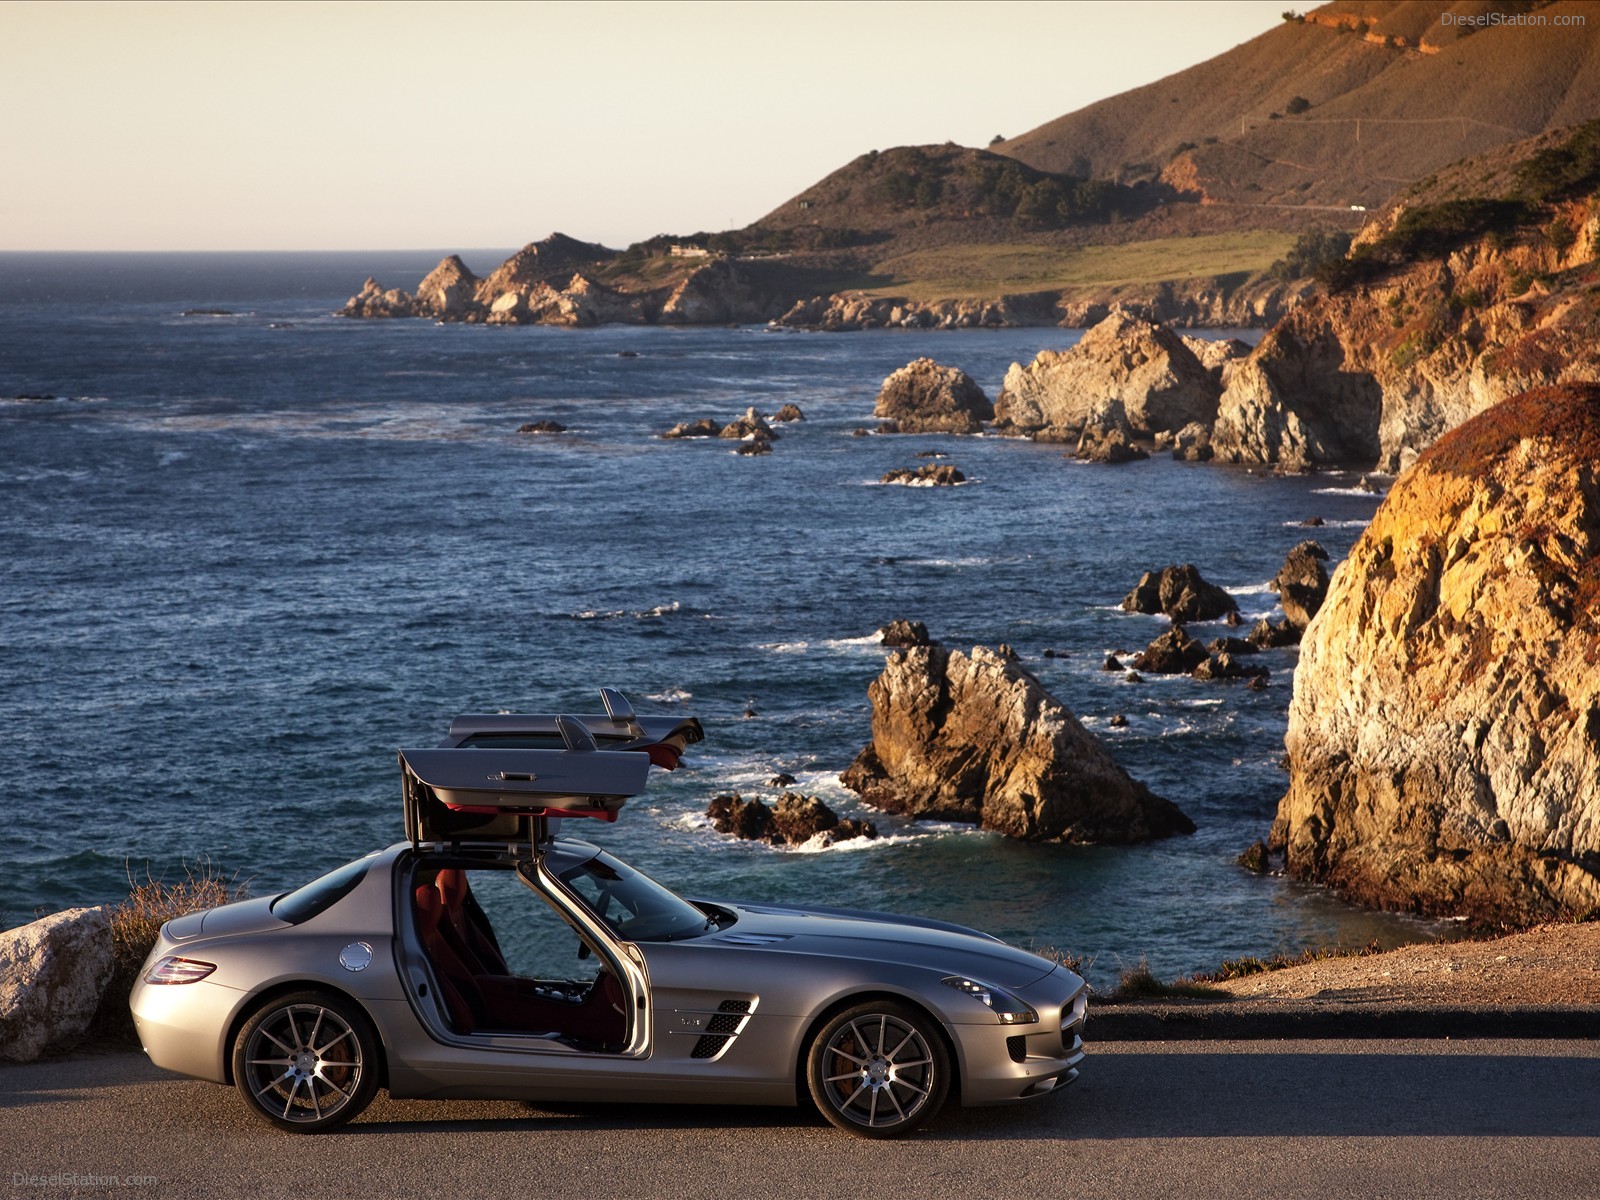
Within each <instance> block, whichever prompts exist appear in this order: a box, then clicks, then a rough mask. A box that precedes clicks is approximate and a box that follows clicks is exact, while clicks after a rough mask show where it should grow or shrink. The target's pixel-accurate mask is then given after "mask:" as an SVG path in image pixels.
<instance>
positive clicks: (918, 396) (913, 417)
mask: <svg viewBox="0 0 1600 1200" xmlns="http://www.w3.org/2000/svg"><path fill="white" fill-rule="evenodd" d="M872 414H873V416H876V417H883V418H885V419H887V420H890V421H893V422H894V423H895V427H896V429H897V430H898V432H900V433H977V432H978V431H979V430H980V429H982V428H983V423H984V422H985V421H987V420H989V419H990V418H992V417H993V416H994V405H992V404H990V403H989V397H987V396H985V395H984V394H983V389H982V388H980V387H979V386H978V385H977V384H976V383H974V382H973V381H972V377H971V376H969V375H968V374H967V373H966V372H965V371H963V370H961V369H960V368H959V367H946V366H941V365H940V364H939V363H936V362H934V361H933V359H931V358H919V359H916V360H915V361H914V362H910V363H907V364H906V365H905V366H903V367H901V368H900V369H899V370H898V371H896V372H894V374H892V375H890V376H889V377H888V378H887V379H885V380H884V381H883V386H882V387H881V388H880V389H879V390H878V399H877V403H876V404H875V405H874V406H873V410H872Z"/></svg>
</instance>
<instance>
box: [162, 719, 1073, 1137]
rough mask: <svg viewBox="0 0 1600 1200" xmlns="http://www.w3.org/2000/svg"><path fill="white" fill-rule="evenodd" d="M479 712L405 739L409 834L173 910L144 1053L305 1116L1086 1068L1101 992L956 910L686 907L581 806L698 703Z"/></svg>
mask: <svg viewBox="0 0 1600 1200" xmlns="http://www.w3.org/2000/svg"><path fill="white" fill-rule="evenodd" d="M602 697H603V699H604V700H605V704H606V713H605V715H604V716H597V717H568V716H554V715H542V716H536V715H505V714H500V715H494V716H465V717H459V718H457V719H456V720H455V722H454V723H452V725H451V727H450V734H449V737H448V738H446V740H445V742H444V743H443V744H442V746H440V747H438V748H434V749H426V750H403V751H401V753H400V769H401V776H402V780H403V790H404V798H405V825H406V837H407V840H406V841H404V842H401V843H399V844H398V845H394V846H391V847H389V848H388V849H387V850H379V851H376V852H374V853H372V854H369V855H367V856H366V857H365V858H360V859H357V860H356V861H355V862H352V863H349V864H347V865H345V866H342V867H340V868H338V869H337V870H335V871H332V872H330V873H329V874H327V875H324V876H323V877H322V878H321V879H317V880H314V881H313V882H311V883H308V884H306V885H305V886H304V887H302V888H299V889H297V890H296V891H292V892H288V893H285V894H284V895H281V896H276V897H272V898H263V899H258V900H245V901H241V902H239V903H236V904H228V905H224V906H222V907H220V908H214V909H211V910H209V911H207V912H202V913H195V914H193V915H190V916H186V917H182V918H179V919H178V920H175V921H171V922H169V923H168V924H167V925H166V926H165V927H164V928H163V929H162V931H161V936H160V939H159V940H158V942H157V944H156V946H155V949H154V950H153V951H152V952H151V954H150V957H149V959H148V960H147V962H146V963H145V966H144V970H143V972H142V973H141V977H140V980H139V982H138V984H137V985H136V986H135V987H134V990H133V995H132V999H131V1003H132V1007H133V1016H134V1021H135V1023H136V1024H137V1026H138V1030H139V1036H140V1038H141V1040H142V1041H143V1042H144V1047H145V1051H146V1052H147V1053H148V1054H149V1056H150V1059H151V1061H153V1062H154V1063H156V1064H157V1065H158V1066H161V1067H165V1068H167V1069H168V1070H172V1071H177V1072H180V1073H182V1074H185V1075H191V1076H194V1077H196V1078H199V1079H208V1080H213V1081H215V1082H217V1083H224V1084H227V1083H231V1084H233V1085H234V1086H235V1087H237V1088H238V1090H239V1093H240V1095H242V1096H243V1097H244V1100H245V1103H246V1105H247V1106H248V1107H249V1108H250V1109H251V1110H252V1111H253V1112H255V1113H256V1114H258V1115H259V1116H261V1117H263V1118H265V1119H266V1120H268V1121H271V1122H272V1123H273V1124H275V1125H278V1126H281V1127H282V1128H284V1129H290V1130H297V1131H301V1132H311V1131H316V1130H322V1129H329V1128H331V1127H333V1126H336V1125H339V1124H341V1123H342V1122H344V1121H348V1120H349V1119H350V1118H352V1117H354V1116H355V1115H356V1114H358V1113H359V1112H361V1110H362V1109H363V1108H365V1107H366V1105H367V1103H368V1102H369V1101H370V1100H371V1099H372V1097H373V1095H374V1093H375V1092H376V1091H377V1089H378V1088H380V1087H383V1088H387V1089H388V1091H389V1094H390V1095H392V1096H395V1097H432V1098H438V1099H453V1098H472V1099H524V1100H532V1101H541V1100H542V1101H547V1102H548V1101H556V1102H560V1101H606V1100H612V1101H629V1102H641V1101H660V1102H670V1103H676V1104H684V1103H707V1104H728V1103H745V1104H771V1105H793V1104H798V1103H804V1102H805V1101H806V1100H807V1099H808V1098H809V1099H810V1100H811V1101H814V1102H815V1104H816V1106H817V1107H818V1108H819V1109H820V1110H821V1112H822V1114H823V1115H824V1116H825V1117H826V1118H827V1119H828V1120H829V1121H831V1122H832V1123H833V1124H835V1125H837V1126H838V1127H840V1128H841V1129H846V1130H849V1131H850V1132H852V1133H858V1134H861V1135H863V1136H865V1137H893V1136H895V1135H897V1134H903V1133H906V1132H908V1131H910V1130H912V1129H915V1128H916V1127H917V1126H919V1125H921V1124H922V1123H923V1122H924V1121H926V1120H928V1119H929V1118H930V1117H932V1116H933V1115H934V1114H935V1113H936V1112H938V1111H939V1108H940V1107H941V1106H942V1105H943V1104H944V1102H945V1100H946V1099H947V1098H948V1097H949V1096H951V1095H955V1096H956V1097H958V1098H959V1100H960V1101H961V1103H963V1104H967V1105H985V1104H1005V1103H1009V1102H1011V1101H1017V1100H1025V1099H1028V1098H1031V1097H1035V1096H1043V1095H1046V1094H1048V1093H1050V1092H1053V1091H1055V1090H1056V1089H1058V1088H1059V1087H1061V1086H1062V1085H1063V1084H1066V1083H1070V1082H1072V1080H1073V1079H1075V1078H1076V1077H1077V1074H1078V1072H1077V1067H1076V1064H1077V1063H1078V1061H1079V1060H1080V1059H1081V1058H1082V1057H1083V1050H1082V1041H1081V1038H1080V1034H1081V1032H1082V1029H1083V1024H1084V1016H1085V1002H1086V988H1085V986H1084V982H1083V980H1082V979H1080V978H1079V977H1078V976H1077V975H1075V974H1074V973H1073V972H1071V971H1069V970H1067V969H1066V968H1064V967H1061V966H1058V965H1057V964H1055V963H1053V962H1050V961H1047V960H1046V959H1043V958H1039V957H1037V956H1036V955H1033V954H1028V953H1026V952H1024V951H1021V950H1017V949H1014V948H1013V947H1011V946H1008V945H1006V944H1005V943H1003V942H1001V941H999V940H997V939H995V938H993V937H990V936H988V935H987V934H983V933H979V932H977V931H975V930H971V929H965V928H963V927H961V926H959V925H951V924H946V923H945V922H942V921H929V920H921V919H918V918H914V917H899V916H891V915H888V914H885V913H873V912H856V911H851V910H845V909H835V908H821V907H814V906H798V905H767V904H744V903H735V902H729V901H723V900H704V899H696V900H686V899H684V898H682V897H680V896H678V895H676V894H675V893H674V892H672V891H670V890H668V889H667V888H665V887H663V886H662V885H661V884H659V883H657V882H655V881H654V880H652V879H650V878H648V877H647V876H645V875H643V874H641V873H640V872H638V871H635V870H633V869H632V868H631V867H629V866H627V865H626V864H625V863H622V862H619V861H618V860H617V859H615V858H613V857H612V856H611V855H610V854H608V853H606V852H605V851H604V850H602V849H600V848H599V847H597V846H593V845H591V844H589V843H587V842H583V841H579V840H576V839H574V838H569V837H564V836H556V835H555V833H554V828H555V826H556V825H558V824H560V823H561V819H562V818H574V817H583V818H589V819H598V820H602V821H610V820H614V819H615V818H616V816H617V814H618V812H619V811H620V809H621V808H622V806H623V804H624V802H625V801H626V800H627V799H628V798H629V797H631V796H636V795H638V794H639V793H640V792H642V791H643V790H644V786H645V777H646V775H647V773H648V771H649V769H650V767H651V765H652V764H654V765H658V766H661V767H665V768H667V769H671V768H673V767H675V766H676V765H677V763H678V760H679V757H680V756H681V755H682V754H683V752H684V750H685V749H686V748H687V747H688V746H689V745H691V744H693V743H695V742H698V741H700V740H701V738H702V736H703V735H702V732H701V728H700V724H699V722H698V721H696V720H694V719H693V718H687V719H684V718H661V717H640V716H636V715H635V714H634V712H633V710H632V709H631V708H630V707H629V706H628V704H627V702H626V700H624V699H623V698H622V697H621V696H620V695H619V694H617V693H616V692H614V691H611V690H609V689H605V690H603V691H602Z"/></svg>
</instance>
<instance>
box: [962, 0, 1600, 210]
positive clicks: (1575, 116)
mask: <svg viewBox="0 0 1600 1200" xmlns="http://www.w3.org/2000/svg"><path fill="white" fill-rule="evenodd" d="M1594 15H1595V14H1594V12H1593V10H1592V8H1591V7H1590V6H1588V5H1585V4H1581V3H1578V2H1576V0H1558V2H1557V3H1546V4H1532V5H1529V4H1526V3H1523V4H1512V3H1503V4H1495V3H1487V2H1485V0H1463V2H1458V3H1440V2H1436V0H1336V2H1335V3H1332V4H1326V5H1323V6H1321V7H1320V8H1317V9H1315V10H1313V11H1312V12H1310V13H1307V14H1306V15H1305V16H1303V17H1296V18H1294V19H1286V20H1285V21H1284V23H1283V24H1282V25H1281V26H1279V27H1278V28H1275V29H1273V30H1270V31H1269V32H1267V33H1264V34H1262V35H1261V36H1259V37H1256V38H1252V39H1251V40H1250V41H1248V42H1245V43H1244V44H1242V45H1240V46H1237V47H1235V48H1234V49H1232V50H1230V51H1228V52H1227V53H1225V54H1221V55H1218V56H1217V57H1216V58H1213V59H1210V60H1208V61H1206V62H1203V63H1200V64H1199V65H1198V66H1194V67H1191V68H1189V69H1188V70H1186V71H1180V72H1178V73H1177V74H1175V75H1170V76H1168V77H1167V78H1165V79H1162V80H1158V81H1157V82H1155V83H1152V84H1149V85H1147V86H1145V87H1142V88H1136V89H1134V90H1133V91H1130V92H1124V93H1122V94H1121V95H1118V96H1113V97H1111V98H1109V99H1107V100H1102V101H1100V102H1099V103H1097V104H1092V105H1090V106H1089V107H1087V108H1084V109H1080V110H1079V111H1077V112H1074V113H1069V114H1068V115H1066V116H1064V117H1059V118H1057V119H1056V120H1054V121H1051V122H1049V123H1047V124H1045V125H1041V126H1040V127H1039V128H1037V129H1034V130H1031V131H1030V132H1028V133H1025V134H1023V135H1021V136H1020V137H1016V138H1013V139H1011V140H1010V141H1006V142H1001V143H998V144H996V145H995V146H993V147H992V149H993V150H995V151H997V152H998V153H1000V154H1004V155H1009V156H1011V157H1014V158H1017V159H1019V160H1020V161H1022V162H1024V163H1026V164H1028V165H1029V166H1032V167H1035V168H1037V169H1039V170H1041V171H1046V172H1066V173H1072V174H1080V175H1089V176H1094V177H1101V178H1108V179H1112V180H1117V181H1121V182H1130V181H1133V180H1137V179H1149V178H1156V177H1160V178H1163V179H1164V180H1165V181H1166V182H1168V183H1170V184H1172V185H1174V186H1178V187H1181V188H1185V189H1188V190H1192V191H1196V192H1199V193H1200V194H1201V195H1203V196H1204V197H1205V198H1206V199H1207V200H1210V201H1212V202H1214V203H1223V204H1232V205H1243V206H1248V207H1256V208H1270V207H1271V206H1277V205H1288V206H1296V207H1298V206H1318V205H1321V206H1329V207H1345V208H1347V209H1348V206H1350V205H1362V206H1366V207H1372V206H1375V205H1377V204H1380V203H1382V202H1383V201H1384V200H1386V199H1387V198H1388V197H1389V196H1391V195H1392V194H1393V193H1394V192H1396V191H1397V190H1399V189H1400V188H1401V187H1403V186H1405V185H1406V184H1408V183H1410V182H1412V181H1414V180H1416V179H1419V178H1421V177H1422V176H1424V175H1427V174H1428V173H1429V172H1431V171H1435V170H1438V169H1439V168H1440V167H1443V166H1445V165H1446V164H1448V163H1451V162H1454V161H1456V160H1457V159H1461V158H1464V157H1467V156H1468V155H1473V154H1478V153H1482V152H1483V151H1485V150H1488V149H1490V148H1492V147H1494V146H1497V145H1500V144H1502V143H1505V142H1509V141H1514V140H1517V139H1521V138H1525V137H1528V136H1530V135H1534V134H1538V133H1541V132H1544V131H1546V130H1549V129H1552V128H1556V127H1559V126H1564V125H1571V124H1574V123H1576V122H1579V121H1582V120H1584V119H1587V118H1588V117H1592V116H1594V115H1596V114H1597V113H1600V20H1593V21H1586V23H1584V24H1582V25H1577V26H1573V25H1567V24H1562V23H1559V22H1564V21H1568V20H1572V19H1574V18H1577V19H1580V20H1581V19H1585V18H1588V17H1591V16H1594ZM1446 18H1448V19H1449V20H1450V21H1451V22H1452V23H1451V24H1445V23H1444V22H1445V19H1446ZM1468 18H1480V19H1484V20H1489V21H1498V22H1500V23H1498V24H1488V25H1484V26H1481V27H1473V26H1467V25H1462V24H1456V23H1454V22H1457V21H1460V20H1465V19H1468Z"/></svg>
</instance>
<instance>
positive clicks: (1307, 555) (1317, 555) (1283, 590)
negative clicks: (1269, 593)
mask: <svg viewBox="0 0 1600 1200" xmlns="http://www.w3.org/2000/svg"><path fill="white" fill-rule="evenodd" d="M1327 561H1328V552H1327V551H1326V550H1324V549H1323V548H1322V544H1321V543H1320V542H1314V541H1310V540H1307V541H1304V542H1301V543H1300V544H1299V545H1298V546H1296V547H1295V548H1294V549H1293V550H1291V551H1289V555H1288V557H1287V558H1285V559H1284V560H1283V566H1281V567H1279V568H1278V573H1277V575H1275V576H1274V577H1273V580H1272V583H1271V584H1270V585H1269V586H1270V587H1271V588H1272V590H1273V591H1275V592H1277V593H1278V603H1279V604H1281V605H1282V606H1283V615H1284V616H1285V617H1287V618H1288V620H1289V624H1291V625H1293V626H1294V627H1295V628H1296V629H1299V630H1301V631H1302V632H1303V631H1304V630H1305V627H1306V626H1307V625H1309V624H1311V618H1312V617H1314V616H1316V615H1317V610H1318V609H1320V608H1321V607H1322V602H1323V600H1324V599H1325V598H1326V597H1327V595H1328V569H1327V567H1325V566H1323V564H1324V563H1326V562H1327Z"/></svg>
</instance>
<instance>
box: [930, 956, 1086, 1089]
mask: <svg viewBox="0 0 1600 1200" xmlns="http://www.w3.org/2000/svg"><path fill="white" fill-rule="evenodd" d="M1062 976H1066V979H1063V978H1062ZM1073 983H1075V984H1076V986H1075V987H1074V986H1072V984H1073ZM1018 994H1019V996H1020V997H1021V998H1023V999H1025V1000H1026V1001H1027V1002H1028V1003H1029V1004H1031V1005H1032V1006H1033V1008H1034V1010H1035V1011H1036V1012H1037V1013H1038V1014H1039V1020H1038V1022H1037V1023H1036V1024H1032V1025H1001V1024H999V1023H994V1024H981V1025H978V1024H972V1025H968V1024H961V1025H950V1026H946V1028H947V1029H949V1031H950V1034H951V1037H952V1038H953V1040H954V1041H955V1044H956V1053H957V1054H958V1055H959V1056H960V1058H961V1068H962V1069H961V1103H962V1104H963V1105H968V1106H971V1107H982V1106H985V1105H993V1104H1010V1103H1013V1102H1014V1101H1018V1100H1029V1099H1032V1098H1034V1097H1036V1096H1045V1095H1049V1094H1050V1093H1051V1092H1054V1091H1058V1090H1060V1089H1061V1088H1062V1087H1065V1086H1066V1085H1067V1084H1069V1083H1072V1082H1073V1081H1074V1080H1075V1079H1077V1078H1078V1063H1080V1062H1081V1061H1082V1060H1083V1028H1084V1023H1085V1021H1086V1020H1087V1018H1088V997H1089V988H1088V985H1087V984H1085V983H1084V982H1083V981H1082V980H1081V979H1079V978H1078V977H1077V976H1076V975H1073V974H1071V973H1070V972H1066V971H1056V972H1052V973H1051V974H1050V975H1047V976H1046V977H1045V978H1044V979H1043V980H1041V981H1040V982H1039V983H1038V984H1035V985H1033V986H1032V987H1029V988H1027V989H1025V990H1024V991H1022V992H1019V993H1018Z"/></svg>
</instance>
